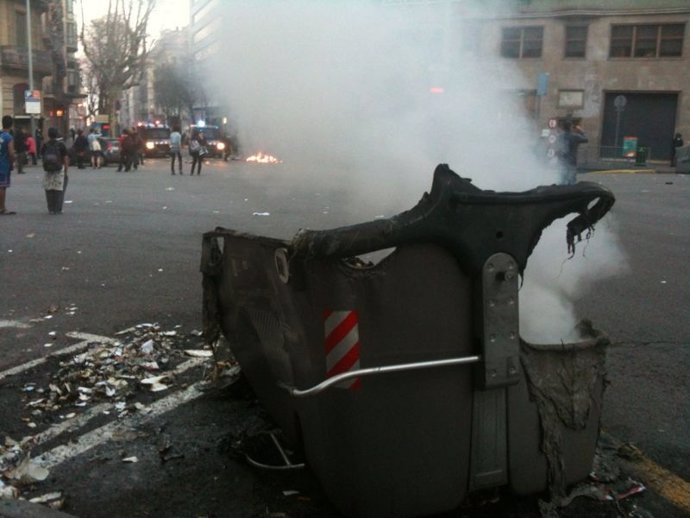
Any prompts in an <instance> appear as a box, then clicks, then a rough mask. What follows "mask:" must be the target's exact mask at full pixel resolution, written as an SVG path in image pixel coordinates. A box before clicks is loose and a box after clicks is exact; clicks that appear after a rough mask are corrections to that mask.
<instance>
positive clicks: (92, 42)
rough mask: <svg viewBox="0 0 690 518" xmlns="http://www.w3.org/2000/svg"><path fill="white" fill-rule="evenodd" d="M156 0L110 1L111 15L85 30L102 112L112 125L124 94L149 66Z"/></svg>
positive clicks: (88, 53)
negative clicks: (149, 36) (149, 33)
mask: <svg viewBox="0 0 690 518" xmlns="http://www.w3.org/2000/svg"><path fill="white" fill-rule="evenodd" d="M155 4H156V0H108V14H107V15H105V16H104V17H102V18H99V19H98V20H94V21H92V22H91V24H90V26H89V27H88V28H87V29H85V28H84V27H82V33H81V41H82V45H83V47H84V55H85V56H86V58H87V60H88V62H89V68H90V73H91V74H92V75H93V78H92V81H93V82H94V83H95V85H96V90H97V92H98V113H100V114H108V115H110V118H111V125H112V124H114V123H115V121H114V120H113V117H114V114H115V103H116V102H117V101H118V100H119V99H120V96H121V95H122V92H124V91H125V90H127V89H129V88H131V87H132V86H135V85H137V84H138V83H139V81H140V80H141V77H142V74H143V72H144V70H145V67H146V58H147V56H148V54H149V50H148V48H147V41H146V38H147V25H148V21H149V17H150V16H151V12H152V11H153V8H154V7H155Z"/></svg>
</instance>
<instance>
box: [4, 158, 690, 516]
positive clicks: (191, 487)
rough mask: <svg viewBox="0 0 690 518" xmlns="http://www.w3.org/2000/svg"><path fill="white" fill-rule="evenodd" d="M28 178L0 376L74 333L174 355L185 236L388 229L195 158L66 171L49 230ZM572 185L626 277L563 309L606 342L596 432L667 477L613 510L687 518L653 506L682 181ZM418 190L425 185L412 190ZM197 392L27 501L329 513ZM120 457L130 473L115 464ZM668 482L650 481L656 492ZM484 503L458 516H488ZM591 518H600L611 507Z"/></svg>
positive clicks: (675, 410)
mask: <svg viewBox="0 0 690 518" xmlns="http://www.w3.org/2000/svg"><path fill="white" fill-rule="evenodd" d="M41 174H42V173H41V172H40V171H39V170H38V169H37V168H28V173H27V174H26V175H22V176H17V175H15V176H14V177H13V186H12V187H11V188H10V189H9V191H8V207H10V208H11V209H13V210H16V211H17V212H18V214H17V215H15V216H6V217H2V218H0V282H1V283H2V294H3V298H2V306H0V322H1V323H2V325H1V326H0V371H5V370H6V369H9V368H12V367H15V366H18V365H21V364H23V363H25V362H27V361H31V360H36V359H40V358H44V357H45V356H46V354H47V353H48V352H54V351H58V350H60V349H61V348H64V347H67V346H73V345H74V344H75V343H78V342H79V341H80V340H82V338H83V336H82V335H84V334H86V333H88V334H91V335H98V336H103V337H110V338H112V337H116V336H118V335H117V333H118V332H120V331H122V330H125V329H128V328H132V327H133V326H136V325H138V324H143V323H154V322H155V323H158V324H159V325H160V328H161V329H164V330H176V331H177V333H178V336H180V337H182V336H183V337H184V344H185V346H187V347H201V346H202V345H203V344H201V343H199V342H200V340H199V339H198V333H197V331H198V330H200V329H201V325H202V324H201V293H202V290H201V275H200V273H199V263H200V251H201V235H202V234H203V233H204V232H206V231H208V230H212V229H213V228H215V227H217V226H224V227H229V228H234V229H238V230H243V231H247V232H251V233H256V234H261V235H267V236H272V237H280V238H289V237H291V236H292V235H293V234H294V233H295V232H296V231H297V230H298V229H299V228H302V227H311V228H333V227H335V226H338V225H343V224H350V223H356V222H361V221H367V220H370V219H373V218H375V217H377V216H378V215H379V214H386V215H392V214H391V213H387V212H386V210H385V208H382V207H377V206H370V207H366V208H364V209H361V208H360V209H358V210H353V206H352V204H351V203H349V198H348V196H347V194H348V187H347V186H342V187H338V186H336V187H333V186H332V185H330V186H329V185H328V183H326V182H323V183H321V182H319V181H318V179H314V178H313V177H312V178H311V179H310V181H309V182H304V181H299V182H298V181H296V178H295V177H294V176H293V175H292V174H291V172H290V171H289V169H288V168H286V167H285V166H283V165H275V166H262V165H255V164H244V163H239V162H229V163H224V162H221V161H211V162H210V163H209V164H207V166H206V167H205V169H204V171H203V172H202V175H201V176H194V177H190V176H188V175H184V176H178V175H175V176H171V175H170V174H169V172H168V170H167V167H166V163H165V162H164V161H160V160H159V161H153V160H149V161H147V164H145V165H144V166H143V167H142V168H140V170H139V171H137V172H132V173H116V172H115V170H114V169H113V168H104V169H100V170H91V169H87V170H73V171H72V172H71V179H70V185H69V190H68V192H67V195H66V204H65V209H64V213H63V214H62V215H58V216H55V215H49V214H48V213H47V210H46V208H45V201H44V194H43V191H42V190H41V186H40V179H41ZM587 179H591V180H595V181H601V182H602V183H604V184H606V185H608V186H609V187H610V188H611V189H612V190H613V191H614V193H615V194H616V196H617V203H616V205H615V207H614V209H613V212H612V216H613V220H614V222H613V223H611V224H612V225H615V226H617V228H618V229H617V230H616V234H617V235H618V236H619V237H620V240H621V243H622V246H623V248H624V249H625V251H626V256H627V258H628V262H629V265H630V268H629V270H628V271H627V272H626V273H625V274H623V275H620V276H618V277H614V278H610V279H607V280H603V281H601V282H599V283H597V284H596V288H595V289H594V290H592V291H591V292H589V293H587V294H585V295H584V296H583V297H582V299H581V300H580V301H579V302H578V308H579V309H580V312H581V313H582V315H583V316H586V317H590V318H592V319H593V320H594V321H595V323H596V325H597V327H598V328H600V329H603V330H605V331H606V332H607V333H608V334H609V335H610V337H611V339H612V342H613V344H614V346H613V347H611V348H610V351H609V364H608V370H609V374H608V379H609V382H610V383H609V386H608V388H607V392H606V398H605V403H604V409H603V418H602V422H603V426H604V428H605V429H606V431H607V432H609V433H611V434H612V435H613V436H614V437H616V438H617V439H619V440H621V441H630V442H631V443H634V444H635V445H637V446H639V447H640V448H641V450H642V452H643V453H644V454H645V455H646V457H645V458H649V460H650V462H651V464H649V466H652V467H653V468H654V469H656V468H661V467H663V468H665V469H667V470H668V472H665V471H660V472H659V473H661V474H662V475H669V474H670V475H673V474H675V475H677V476H678V477H679V478H680V485H679V486H677V487H675V486H674V489H673V491H671V492H670V494H667V495H661V496H660V494H661V493H663V491H662V490H661V489H659V488H657V489H655V490H654V491H648V492H647V493H646V494H644V495H642V496H640V497H634V498H641V499H642V500H637V501H633V504H631V503H630V502H631V499H627V500H625V501H623V502H624V504H623V505H624V506H625V505H627V506H628V508H627V509H628V510H630V508H631V507H630V506H631V505H636V504H640V505H641V506H642V507H644V508H645V509H647V510H648V511H651V512H652V513H653V515H654V516H657V517H673V518H676V517H678V518H680V517H681V516H686V515H687V509H688V508H685V510H683V509H682V508H681V507H678V504H677V502H676V504H675V505H674V504H673V503H668V502H669V501H671V502H673V500H674V499H676V500H680V501H681V502H685V505H690V504H688V500H687V498H688V496H687V491H688V489H687V482H685V483H684V484H685V485H683V481H688V480H690V468H689V467H688V464H687V462H686V459H688V458H690V430H689V429H688V427H687V423H688V422H690V407H689V406H688V405H687V394H688V377H687V375H686V371H687V368H686V366H687V365H688V359H689V358H688V356H689V355H690V349H689V347H688V344H690V319H688V312H687V308H688V307H690V285H689V284H688V278H690V276H689V275H688V271H689V268H688V266H687V255H688V252H689V251H690V235H689V234H688V232H687V228H688V222H689V220H690V210H688V209H689V205H690V196H689V194H690V178H688V177H687V176H682V175H629V174H626V175H596V176H595V175H588V177H587ZM430 180H431V175H429V182H428V184H429V185H430ZM336 185H337V184H336ZM419 195H420V196H421V193H419ZM409 206H411V205H408V208H409ZM51 332H54V333H55V336H51V334H50V333H51ZM79 333H81V334H82V335H78V334H79ZM79 336H82V338H79ZM48 346H49V347H48ZM45 368H48V367H40V368H39V367H37V368H34V369H30V370H26V371H23V372H22V374H21V375H19V376H18V378H16V377H15V378H14V380H13V383H11V385H12V388H14V389H17V388H19V387H21V386H22V383H26V382H27V380H30V379H31V377H32V376H34V377H40V376H44V375H45V370H41V369H45ZM203 377H204V371H203V368H195V369H192V370H190V371H188V373H187V374H185V375H184V376H182V375H180V380H181V381H180V384H181V385H182V388H185V387H188V388H189V387H191V388H194V386H195V385H194V383H195V382H196V381H198V380H199V379H201V378H203ZM0 383H2V380H0ZM5 384H7V382H5ZM15 392H17V390H15ZM200 394H201V395H200V396H199V397H196V396H195V397H194V399H191V400H190V402H188V403H186V404H184V405H182V406H180V407H175V409H174V410H173V411H171V412H168V413H161V414H160V415H158V414H156V415H155V416H153V417H151V419H149V420H146V421H145V422H141V423H138V424H137V425H136V426H132V428H131V429H128V430H129V431H128V432H127V433H124V432H122V431H119V432H118V433H116V434H115V438H112V437H111V439H112V440H110V441H106V442H104V443H102V444H99V445H98V446H97V447H95V448H93V449H91V450H89V451H88V452H86V453H83V454H81V455H75V456H74V457H71V458H69V460H66V461H65V462H62V463H60V464H59V465H56V467H55V468H54V469H52V470H51V475H50V477H49V478H48V479H47V480H46V481H45V482H43V483H42V484H39V485H35V486H34V485H31V486H29V487H28V488H27V489H26V491H27V494H29V495H31V496H33V495H36V494H41V493H45V492H47V491H52V490H60V491H62V492H63V493H64V495H65V506H64V509H65V511H66V512H69V513H72V514H75V515H77V516H82V517H86V516H92V517H98V516H108V517H119V516H122V517H124V516H127V517H131V516H233V517H235V516H237V517H242V516H247V517H250V516H251V517H254V516H281V514H280V513H286V514H287V515H289V516H314V517H315V516H324V517H326V516H329V517H330V516H337V514H336V513H335V511H333V509H332V508H331V507H330V505H329V504H328V503H327V501H326V500H325V497H324V496H323V495H322V494H321V492H320V490H319V488H318V484H317V483H316V482H315V481H314V479H313V478H312V477H311V476H310V475H309V473H308V472H301V473H298V474H295V473H293V472H291V473H290V474H285V473H278V474H276V473H268V474H266V473H263V472H257V471H256V470H254V469H251V468H249V467H248V466H247V465H246V463H243V462H241V459H238V458H237V455H236V448H235V447H234V442H233V441H234V440H235V439H237V437H242V436H244V435H246V433H247V430H248V429H251V428H252V427H253V426H255V427H260V426H261V425H262V424H263V423H264V422H265V421H264V420H263V419H262V415H261V412H260V409H258V408H257V406H256V404H255V402H254V400H253V398H252V397H251V392H250V391H249V390H248V389H247V388H246V387H244V386H243V385H242V382H241V381H240V382H237V383H234V384H233V385H231V386H229V387H226V388H219V387H215V388H213V387H212V388H210V389H209V390H207V391H203V393H200ZM2 401H3V404H4V403H5V399H4V398H3V400H2ZM6 408H13V407H12V404H11V403H9V402H8V403H7V405H6ZM0 417H2V422H3V423H10V421H11V422H12V424H4V425H3V428H4V432H5V433H6V434H8V435H9V433H8V431H7V430H12V432H13V435H15V434H16V435H15V438H17V436H18V435H20V434H23V433H25V434H29V433H32V431H31V430H28V429H24V430H22V423H24V424H25V423H26V422H25V421H21V420H18V419H17V416H16V415H14V414H13V413H12V412H8V411H7V410H5V411H0ZM46 426H47V425H46ZM132 430H135V431H134V432H132ZM0 431H3V430H0ZM161 442H163V443H165V444H166V445H167V446H166V448H161ZM50 445H51V446H53V445H54V444H53V443H50ZM171 448H172V450H173V451H175V452H177V454H178V455H176V456H174V458H173V459H172V460H170V461H165V462H162V461H161V451H162V450H163V449H165V451H168V450H170V449H171ZM131 456H136V457H138V458H139V459H140V462H138V463H136V464H131V463H123V462H121V459H122V458H124V457H131ZM645 466H647V465H645ZM649 466H647V468H648V467H649ZM649 469H651V468H649ZM659 473H656V475H659ZM636 474H637V473H636ZM638 478H639V477H638ZM668 480H671V479H664V478H662V485H663V484H665V483H667V481H668ZM673 480H675V479H673ZM684 498H686V500H683V499H684ZM486 505H488V504H482V505H479V506H477V507H476V508H475V509H474V510H472V509H467V510H463V513H465V514H464V515H466V516H496V515H498V514H497V513H499V511H497V508H495V507H490V506H489V507H486ZM500 505H504V507H503V508H502V511H501V512H503V513H505V514H503V515H505V516H509V515H510V516H535V514H534V512H535V507H534V501H529V502H521V501H510V502H508V503H506V501H505V500H504V501H503V503H502V504H500ZM505 506H507V507H505ZM511 506H512V507H511ZM507 509H509V510H507ZM572 512H573V513H577V510H573V511H572ZM581 512H586V513H588V514H580V515H578V514H571V516H586V515H588V516H594V515H595V514H591V513H590V511H581ZM597 512H599V513H601V514H598V515H599V516H608V514H605V513H607V512H617V510H616V509H615V508H613V507H611V508H605V509H603V510H602V509H598V511H597ZM272 513H273V514H272ZM566 514H567V513H566ZM564 516H565V515H564ZM611 516H615V514H611Z"/></svg>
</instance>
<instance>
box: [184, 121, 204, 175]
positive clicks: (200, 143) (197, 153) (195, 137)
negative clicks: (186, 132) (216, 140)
mask: <svg viewBox="0 0 690 518" xmlns="http://www.w3.org/2000/svg"><path fill="white" fill-rule="evenodd" d="M207 145H208V142H207V141H206V138H205V137H204V133H203V132H202V131H200V132H198V133H192V138H191V139H190V140H189V155H190V156H191V157H192V169H191V172H190V175H192V176H194V166H196V167H197V170H196V174H197V176H199V175H200V174H201V164H202V162H203V161H204V157H205V156H206V155H207V154H208V148H207V147H206V146H207Z"/></svg>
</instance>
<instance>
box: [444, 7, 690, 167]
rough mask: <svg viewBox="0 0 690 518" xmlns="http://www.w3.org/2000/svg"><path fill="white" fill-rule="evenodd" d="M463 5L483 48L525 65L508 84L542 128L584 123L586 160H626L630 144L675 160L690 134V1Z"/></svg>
mask: <svg viewBox="0 0 690 518" xmlns="http://www.w3.org/2000/svg"><path fill="white" fill-rule="evenodd" d="M506 3H511V2H506ZM455 4H456V11H455V13H456V16H457V17H458V25H459V26H464V27H465V28H466V31H465V33H464V38H465V39H468V38H469V39H470V40H472V43H473V45H474V48H475V50H476V51H477V52H479V53H480V54H481V55H482V57H483V58H484V59H495V60H498V63H499V64H501V63H502V64H503V65H505V66H516V67H517V68H518V69H519V70H520V72H521V75H522V77H521V78H520V79H518V80H516V81H517V82H516V83H515V84H512V85H506V87H507V88H512V89H514V90H515V92H517V93H519V94H521V95H522V96H523V97H524V99H525V106H526V108H527V110H528V112H529V114H530V116H531V117H533V118H534V119H535V120H536V122H537V124H538V126H539V127H541V128H546V127H547V126H548V122H549V120H553V119H564V118H572V119H575V120H578V121H581V122H582V125H583V127H584V128H585V129H586V131H587V133H588V136H589V144H588V145H587V146H584V149H582V150H581V153H582V154H583V157H582V158H584V160H591V161H595V160H598V159H601V158H613V157H621V155H624V154H625V153H624V147H625V146H627V144H629V143H631V142H630V141H634V142H635V143H636V144H637V146H638V148H639V147H642V146H644V147H646V148H647V152H648V153H649V158H650V159H652V160H654V159H656V160H668V159H669V157H670V153H671V140H672V138H673V135H674V134H675V133H676V132H680V133H682V134H683V135H685V136H686V138H688V137H690V82H689V81H688V77H690V28H688V21H690V2H688V1H687V0H637V1H635V2H629V1H626V0H606V1H605V2H602V1H592V0H561V1H549V0H520V1H515V2H512V6H511V7H512V9H511V10H510V11H502V10H496V11H493V12H491V13H490V14H487V13H486V12H485V11H482V12H480V11H472V10H471V9H470V10H468V9H467V8H466V7H467V5H466V4H467V3H466V2H455ZM626 151H627V149H626Z"/></svg>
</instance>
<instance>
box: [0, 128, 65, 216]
mask: <svg viewBox="0 0 690 518" xmlns="http://www.w3.org/2000/svg"><path fill="white" fill-rule="evenodd" d="M13 124H14V119H13V118H12V117H11V116H10V115H5V116H4V117H3V118H2V132H0V215H2V216H4V215H12V214H16V212H15V211H13V210H9V209H8V208H7V206H6V197H7V189H8V188H9V187H10V185H11V175H12V171H13V169H14V164H15V162H16V163H17V164H18V165H17V173H19V174H21V173H23V160H25V157H24V156H22V155H21V154H20V153H31V151H28V149H29V147H28V146H27V147H24V145H25V143H26V140H27V139H28V137H26V136H24V134H23V132H22V131H21V130H17V131H16V132H13V131H12V127H13ZM13 133H14V134H13ZM18 149H19V151H18ZM38 150H39V152H40V156H41V157H42V159H43V170H44V172H45V174H44V175H43V189H44V190H45V193H46V203H47V205H48V212H50V214H61V213H62V205H63V202H64V196H65V191H66V190H67V182H68V176H67V171H68V169H69V158H68V154H67V147H66V146H65V144H64V143H63V142H61V141H59V140H58V132H57V129H55V128H50V129H49V130H48V140H47V141H46V142H45V143H43V144H42V145H41V146H40V148H38ZM34 155H36V150H35V149H34ZM33 163H34V164H35V163H36V162H33ZM19 164H21V166H20V165H19Z"/></svg>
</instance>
